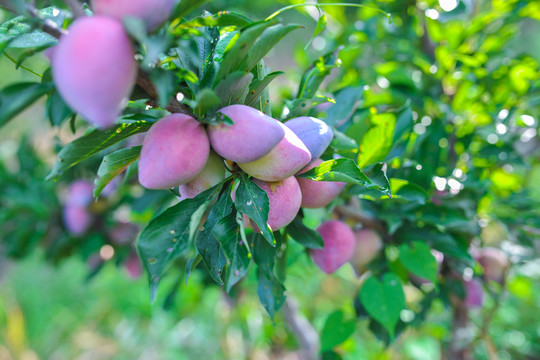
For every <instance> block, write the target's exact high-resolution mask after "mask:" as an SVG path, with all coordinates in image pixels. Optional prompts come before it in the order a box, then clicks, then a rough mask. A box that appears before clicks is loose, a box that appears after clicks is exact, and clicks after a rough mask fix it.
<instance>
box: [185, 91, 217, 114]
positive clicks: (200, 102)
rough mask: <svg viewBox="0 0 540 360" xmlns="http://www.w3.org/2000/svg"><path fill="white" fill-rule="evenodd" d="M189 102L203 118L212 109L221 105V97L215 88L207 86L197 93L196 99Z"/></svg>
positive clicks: (194, 110)
mask: <svg viewBox="0 0 540 360" xmlns="http://www.w3.org/2000/svg"><path fill="white" fill-rule="evenodd" d="M188 104H189V106H190V107H191V108H192V109H193V112H194V113H195V114H197V116H198V117H199V118H202V117H203V115H205V114H206V113H208V111H209V110H210V109H212V108H215V107H217V106H218V105H220V104H221V99H220V97H219V96H218V95H217V94H216V93H215V92H214V90H211V89H208V88H205V89H202V90H201V91H199V92H198V93H197V96H196V97H195V100H194V101H188Z"/></svg>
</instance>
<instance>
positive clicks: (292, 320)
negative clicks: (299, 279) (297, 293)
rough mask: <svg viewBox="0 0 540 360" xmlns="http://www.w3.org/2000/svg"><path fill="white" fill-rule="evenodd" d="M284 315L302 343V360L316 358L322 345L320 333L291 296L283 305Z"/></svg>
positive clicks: (314, 359)
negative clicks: (300, 310)
mask: <svg viewBox="0 0 540 360" xmlns="http://www.w3.org/2000/svg"><path fill="white" fill-rule="evenodd" d="M283 316H284V318H285V321H286V322H287V324H288V325H289V327H290V328H291V331H292V332H293V333H294V334H295V335H296V338H297V339H298V342H299V343H300V348H301V353H300V355H299V358H300V360H316V359H317V358H318V353H319V347H320V340H319V334H317V331H315V329H314V328H313V326H311V324H310V323H309V321H308V320H307V319H306V318H305V317H304V316H302V315H301V314H300V312H299V311H298V304H297V302H296V301H295V300H294V299H292V298H291V297H290V296H289V297H287V300H285V304H284V305H283Z"/></svg>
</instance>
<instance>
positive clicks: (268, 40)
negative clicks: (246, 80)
mask: <svg viewBox="0 0 540 360" xmlns="http://www.w3.org/2000/svg"><path fill="white" fill-rule="evenodd" d="M300 28H303V26H302V25H296V24H288V25H284V24H276V25H274V26H271V27H269V28H267V29H265V30H264V32H263V33H262V34H261V36H260V37H259V39H258V40H257V42H256V43H255V44H253V46H252V47H251V49H249V52H248V53H247V57H246V58H245V60H244V61H242V63H241V64H240V65H239V66H238V67H239V69H240V70H241V71H244V72H248V71H250V70H251V69H252V68H253V67H254V66H255V65H257V63H258V62H259V61H260V60H261V59H262V58H263V57H264V56H265V55H266V54H267V53H268V52H269V51H270V50H271V49H272V48H273V47H274V46H276V44H277V43H278V42H279V41H280V40H281V39H283V38H284V37H285V35H287V34H288V33H290V32H291V31H293V30H296V29H300Z"/></svg>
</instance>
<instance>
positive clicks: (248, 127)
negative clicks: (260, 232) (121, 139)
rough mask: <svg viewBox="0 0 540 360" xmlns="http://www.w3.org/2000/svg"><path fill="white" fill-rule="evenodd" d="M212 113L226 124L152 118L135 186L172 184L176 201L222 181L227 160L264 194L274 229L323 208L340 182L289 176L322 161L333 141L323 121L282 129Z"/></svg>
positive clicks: (232, 112) (239, 115)
mask: <svg viewBox="0 0 540 360" xmlns="http://www.w3.org/2000/svg"><path fill="white" fill-rule="evenodd" d="M219 113H220V114H223V115H224V116H226V117H227V118H229V119H230V120H231V121H232V124H230V123H227V122H221V123H212V124H210V125H209V126H208V128H207V129H205V127H203V126H202V125H201V124H200V123H199V122H198V121H196V120H195V119H194V118H192V117H190V116H188V115H185V114H172V115H169V116H167V117H165V118H163V119H161V120H158V121H157V122H156V123H155V124H154V125H153V126H152V127H151V128H150V130H149V131H148V133H147V134H146V137H145V139H144V143H143V146H142V150H141V156H140V159H139V182H140V183H141V184H142V185H143V186H144V187H146V188H148V189H170V188H173V187H176V186H178V187H179V193H180V195H181V200H182V199H186V198H193V197H195V196H196V195H198V194H199V193H201V192H202V191H204V190H206V189H209V188H210V187H212V186H214V185H216V184H218V183H220V182H221V181H222V180H223V179H224V178H225V176H226V171H227V169H226V166H225V163H226V162H228V163H229V164H232V163H235V164H236V165H237V166H238V168H240V169H242V170H243V171H244V172H245V173H247V174H249V175H251V176H252V177H253V179H254V182H255V183H256V184H257V185H258V186H259V187H260V188H261V189H263V190H264V191H265V192H266V193H267V194H268V198H269V202H270V209H269V213H268V225H269V226H270V228H271V229H272V230H273V231H275V230H279V229H281V228H283V227H284V226H286V225H288V224H289V223H291V221H292V220H293V219H294V218H295V217H296V215H297V214H298V211H299V210H300V207H307V208H319V207H324V206H326V205H328V204H329V203H330V202H331V201H332V200H334V199H335V198H336V197H337V196H338V195H339V193H340V192H341V190H342V189H343V187H344V185H345V184H344V183H337V182H320V181H314V180H309V179H304V178H297V177H295V175H297V174H300V173H302V172H304V171H307V170H309V169H311V168H313V167H315V166H317V165H318V164H320V163H321V160H320V158H319V157H320V156H321V155H322V153H323V152H324V151H325V150H326V148H327V147H328V145H329V144H330V142H331V141H332V138H333V132H332V129H331V128H330V127H328V125H326V124H325V123H324V122H323V121H321V120H318V119H315V118H313V117H299V118H295V119H292V120H289V121H287V122H285V123H281V122H280V121H278V120H276V119H273V118H272V117H270V116H268V115H266V114H264V113H262V112H261V111H259V110H256V109H254V108H252V107H249V106H246V105H230V106H227V107H225V108H223V109H220V110H219ZM231 170H232V169H231ZM254 228H255V226H254Z"/></svg>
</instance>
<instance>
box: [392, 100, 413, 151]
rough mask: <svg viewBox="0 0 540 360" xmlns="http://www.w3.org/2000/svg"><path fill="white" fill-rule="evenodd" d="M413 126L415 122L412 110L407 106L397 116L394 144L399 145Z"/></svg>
mask: <svg viewBox="0 0 540 360" xmlns="http://www.w3.org/2000/svg"><path fill="white" fill-rule="evenodd" d="M413 125H414V120H413V114H412V110H411V107H410V106H407V107H406V108H405V109H404V110H403V111H401V112H400V113H399V115H398V116H397V120H396V127H395V129H394V139H393V142H394V143H397V142H398V141H399V140H400V139H401V138H402V137H403V135H405V134H406V133H407V132H410V131H411V129H412V127H413Z"/></svg>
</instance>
